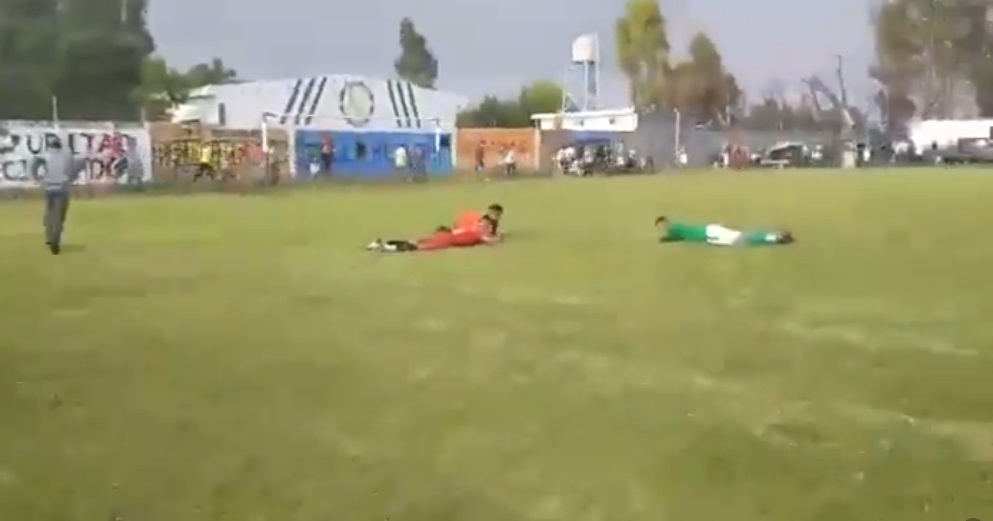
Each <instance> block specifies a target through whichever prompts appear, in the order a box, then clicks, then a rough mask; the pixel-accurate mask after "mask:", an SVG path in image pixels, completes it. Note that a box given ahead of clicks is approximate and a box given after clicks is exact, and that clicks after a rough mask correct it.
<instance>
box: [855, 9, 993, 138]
mask: <svg viewBox="0 0 993 521" xmlns="http://www.w3.org/2000/svg"><path fill="white" fill-rule="evenodd" d="M985 9H986V6H985V5H984V4H982V3H981V2H977V1H975V0H893V1H890V2H887V3H885V4H884V5H882V6H881V7H880V8H879V10H878V11H877V12H876V13H875V17H874V19H873V25H874V32H875V40H876V64H875V65H874V66H873V67H872V69H871V70H870V74H871V75H872V76H873V78H875V79H876V80H877V81H878V82H879V84H880V86H881V89H880V90H881V92H880V94H879V95H877V96H876V102H877V104H878V105H879V109H880V111H881V112H882V113H883V114H884V116H885V117H886V119H887V121H888V122H889V126H890V127H892V128H894V129H896V130H899V129H900V128H901V127H902V126H903V125H904V124H905V123H906V121H907V120H909V119H910V118H911V117H913V116H914V115H918V116H920V117H923V118H933V117H951V116H954V115H955V113H956V112H957V110H956V109H957V108H958V107H956V106H955V105H956V98H957V93H958V92H959V89H960V87H961V86H962V84H964V83H966V82H967V81H969V80H970V79H972V81H973V82H975V81H976V79H977V78H978V77H979V76H981V74H977V70H976V69H977V68H978V66H979V65H980V62H981V60H980V59H981V58H982V57H984V56H985V55H986V53H985V52H984V37H983V35H984V34H985V33H986V24H985V19H986V16H985V14H986V12H985ZM970 75H971V76H973V77H972V78H970Z"/></svg>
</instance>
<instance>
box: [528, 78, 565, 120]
mask: <svg viewBox="0 0 993 521" xmlns="http://www.w3.org/2000/svg"><path fill="white" fill-rule="evenodd" d="M562 96H563V92H562V87H560V86H559V84H557V83H555V82H553V81H548V80H538V81H536V82H534V83H532V84H530V85H527V86H525V87H523V88H521V93H520V94H519V95H518V96H517V103H518V105H519V106H520V108H521V111H523V112H524V113H525V114H527V116H528V121H530V120H531V115H532V114H547V113H550V112H558V111H559V109H560V108H562Z"/></svg>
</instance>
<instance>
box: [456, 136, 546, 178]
mask: <svg viewBox="0 0 993 521" xmlns="http://www.w3.org/2000/svg"><path fill="white" fill-rule="evenodd" d="M455 139H456V153H455V157H456V159H455V161H456V164H457V165H458V167H459V168H460V169H463V170H467V169H473V168H475V167H476V154H477V152H478V151H479V149H482V151H483V162H484V165H485V166H486V168H492V167H496V166H499V165H500V164H501V163H502V162H503V158H504V155H505V154H506V152H507V150H509V149H511V148H512V149H514V150H515V151H516V154H517V164H518V167H519V168H521V169H524V170H537V169H538V151H539V149H540V140H541V133H540V132H539V131H538V130H536V129H532V128H460V129H458V132H457V133H456V137H455Z"/></svg>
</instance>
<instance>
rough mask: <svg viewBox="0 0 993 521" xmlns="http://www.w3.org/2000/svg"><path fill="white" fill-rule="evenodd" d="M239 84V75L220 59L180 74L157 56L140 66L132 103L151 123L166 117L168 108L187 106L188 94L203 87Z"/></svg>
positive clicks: (149, 58) (195, 66)
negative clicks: (138, 105) (138, 107)
mask: <svg viewBox="0 0 993 521" xmlns="http://www.w3.org/2000/svg"><path fill="white" fill-rule="evenodd" d="M239 81H241V80H240V79H239V77H238V72H237V71H235V70H234V69H231V68H228V67H227V66H226V65H224V61H223V60H221V59H220V58H214V59H213V60H211V61H210V62H207V63H198V64H196V65H194V66H192V67H190V68H189V69H187V70H186V71H185V72H184V71H179V70H177V69H174V68H172V67H171V66H169V64H168V63H166V61H165V59H163V58H162V57H159V56H154V55H153V56H149V57H148V58H146V59H145V61H144V63H143V65H142V81H141V84H140V85H139V87H138V88H137V89H136V90H135V92H134V93H133V99H135V100H136V102H137V103H139V104H140V106H141V107H142V109H143V112H144V116H145V117H146V118H147V119H150V120H157V119H161V118H163V117H165V116H166V114H167V112H168V110H169V108H171V107H173V106H175V105H178V104H181V103H186V101H187V99H188V96H189V92H190V91H191V90H193V89H195V88H197V87H203V86H205V85H223V84H227V83H237V82H239Z"/></svg>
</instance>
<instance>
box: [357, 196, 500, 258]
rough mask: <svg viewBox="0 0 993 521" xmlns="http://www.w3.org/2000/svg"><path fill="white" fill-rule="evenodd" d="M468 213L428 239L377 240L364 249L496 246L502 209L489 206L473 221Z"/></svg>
mask: <svg viewBox="0 0 993 521" xmlns="http://www.w3.org/2000/svg"><path fill="white" fill-rule="evenodd" d="M472 215H473V214H468V215H466V216H463V217H462V218H460V219H459V222H458V223H456V225H455V227H451V228H450V227H448V226H441V227H439V228H438V229H437V230H435V232H434V233H432V234H431V235H428V236H427V237H422V238H420V239H416V240H413V241H411V240H389V241H384V240H382V239H376V240H374V241H372V242H371V243H369V245H368V246H366V249H368V250H372V251H380V252H390V253H402V252H412V251H434V250H447V249H449V248H467V247H471V246H481V245H485V244H497V243H499V242H500V241H501V236H500V234H499V228H500V218H501V217H503V206H501V205H499V204H491V205H490V206H489V208H487V209H486V213H485V214H483V215H482V216H477V217H476V218H475V219H473V218H472Z"/></svg>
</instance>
